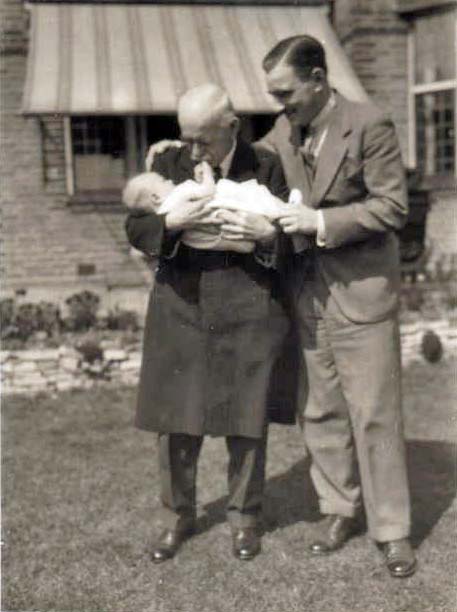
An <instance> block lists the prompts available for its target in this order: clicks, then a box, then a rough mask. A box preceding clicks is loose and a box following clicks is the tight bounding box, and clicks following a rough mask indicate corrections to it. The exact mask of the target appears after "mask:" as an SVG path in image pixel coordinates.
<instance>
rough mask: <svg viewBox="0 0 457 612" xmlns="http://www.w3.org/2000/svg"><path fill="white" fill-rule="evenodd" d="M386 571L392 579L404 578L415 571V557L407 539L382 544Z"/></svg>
mask: <svg viewBox="0 0 457 612" xmlns="http://www.w3.org/2000/svg"><path fill="white" fill-rule="evenodd" d="M384 558H385V560H386V565H387V569H388V570H389V572H390V575H391V576H393V577H394V578H406V577H407V576H412V574H414V572H415V571H416V565H417V563H416V557H415V556H414V551H413V549H412V547H411V544H410V542H409V540H408V538H402V539H401V540H393V541H392V542H386V543H385V544H384Z"/></svg>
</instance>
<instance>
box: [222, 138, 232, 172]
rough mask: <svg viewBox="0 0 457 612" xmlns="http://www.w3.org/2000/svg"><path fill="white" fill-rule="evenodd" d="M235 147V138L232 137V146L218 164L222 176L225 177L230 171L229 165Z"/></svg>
mask: <svg viewBox="0 0 457 612" xmlns="http://www.w3.org/2000/svg"><path fill="white" fill-rule="evenodd" d="M235 149H236V138H234V139H233V143H232V148H231V149H230V151H229V152H228V153H227V155H226V156H225V157H224V159H223V160H222V161H221V163H220V164H219V168H220V169H221V174H222V178H225V177H226V176H227V174H228V173H229V171H230V166H231V165H232V160H233V156H234V155H235Z"/></svg>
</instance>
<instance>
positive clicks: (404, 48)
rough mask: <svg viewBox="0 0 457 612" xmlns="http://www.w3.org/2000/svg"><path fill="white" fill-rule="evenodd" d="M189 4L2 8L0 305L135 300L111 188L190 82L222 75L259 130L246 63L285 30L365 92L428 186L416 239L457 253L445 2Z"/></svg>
mask: <svg viewBox="0 0 457 612" xmlns="http://www.w3.org/2000/svg"><path fill="white" fill-rule="evenodd" d="M196 4H199V3H198V2H190V1H188V2H187V3H184V2H181V3H180V5H179V6H177V3H176V2H173V1H168V2H163V1H160V0H159V1H156V2H143V3H131V2H128V1H127V0H124V2H110V3H107V2H104V1H103V0H99V1H98V2H94V1H92V2H85V3H83V2H68V3H65V4H64V3H61V2H47V3H46V2H41V1H34V2H29V3H27V4H24V3H23V2H22V1H21V0H4V2H3V4H2V7H1V9H0V10H1V31H2V42H1V48H0V53H1V69H2V88H1V89H2V93H1V95H2V100H1V112H2V125H1V139H2V140H1V144H2V148H1V154H2V163H1V179H2V196H1V197H2V210H3V239H2V255H3V257H2V272H3V278H4V281H3V293H4V295H12V294H13V295H14V294H16V295H20V296H23V299H27V300H30V301H33V300H37V299H47V300H50V299H52V300H54V301H60V300H61V299H63V298H65V297H66V296H68V295H70V294H71V293H74V292H75V291H78V290H80V289H83V288H88V289H92V290H94V291H97V292H98V293H99V294H100V295H102V296H103V297H104V303H105V304H106V305H107V306H112V305H114V304H119V305H121V306H125V305H126V304H128V305H129V307H130V308H132V307H134V305H137V306H138V305H142V304H143V303H144V298H145V295H146V293H147V286H148V284H149V282H150V276H149V273H148V271H147V270H145V268H144V267H143V264H141V263H139V262H138V261H137V260H135V259H133V258H132V257H131V255H130V252H129V248H128V245H127V243H126V240H125V237H124V232H123V220H124V211H123V209H122V207H121V205H120V197H119V196H120V189H121V187H122V185H123V184H124V182H125V180H126V178H127V177H128V176H130V175H133V174H135V173H137V172H139V171H142V170H143V164H144V157H145V153H146V151H147V147H148V145H149V144H150V143H151V142H154V141H156V140H160V139H161V138H163V137H170V136H171V137H173V136H175V135H177V133H178V132H177V124H176V119H175V116H174V108H175V104H176V97H177V95H178V94H179V93H180V92H181V91H183V90H184V89H185V88H186V87H188V86H191V85H193V84H197V83H198V82H202V81H208V80H219V81H222V82H223V83H224V84H225V86H226V87H227V89H228V91H229V93H230V94H231V96H232V98H233V100H234V103H235V106H236V108H237V111H238V112H239V113H240V114H241V116H242V126H243V130H244V133H245V135H246V136H247V137H250V138H256V137H258V136H259V135H261V134H262V133H263V132H264V131H265V130H266V129H267V128H268V126H269V125H270V124H271V121H272V117H273V115H272V113H273V111H274V108H273V107H272V106H271V104H272V103H271V101H270V100H269V99H268V98H267V96H266V95H265V94H264V93H263V89H262V81H261V71H260V59H261V57H262V55H263V53H264V52H265V51H266V50H267V49H268V48H269V47H271V46H272V44H274V42H275V41H276V40H278V39H280V38H283V37H285V36H288V35H292V34H295V33H300V32H307V33H310V34H313V35H315V36H316V37H317V38H320V39H321V40H323V42H324V44H325V46H326V48H327V52H328V58H329V66H330V78H331V80H332V82H333V84H334V85H335V86H336V87H337V88H338V89H339V90H340V91H341V92H342V93H343V94H345V95H347V96H348V97H350V98H353V99H363V98H364V97H365V95H366V93H365V92H367V93H368V94H369V95H370V96H372V97H373V99H374V100H375V101H376V102H377V103H378V104H379V105H380V106H381V107H383V108H385V109H387V110H388V111H389V112H390V113H391V114H392V117H393V118H394V121H395V123H396V126H397V128H398V133H399V136H400V139H401V144H402V151H403V155H404V160H405V163H406V164H407V165H408V166H409V167H410V168H417V169H418V170H419V171H420V172H421V174H422V175H423V176H424V181H425V184H426V186H427V187H428V188H430V189H432V194H433V206H432V209H431V212H430V215H429V220H428V228H427V232H428V235H429V238H430V240H432V241H433V240H434V241H436V242H437V243H438V244H439V248H440V249H442V250H443V251H444V252H447V253H455V252H456V251H457V245H456V243H455V240H454V235H455V231H454V230H455V212H454V211H455V206H456V202H455V199H456V196H455V191H454V190H453V186H454V184H455V174H456V164H455V121H456V119H455V113H456V111H455V107H456V104H455V90H456V74H455V71H456V66H455V28H456V25H455V18H456V3H455V2H444V1H437V0H435V1H426V0H376V1H371V2H367V1H366V0H365V1H362V0H338V1H337V2H327V1H326V0H301V1H300V2H297V1H292V0H269V1H267V2H265V1H264V2H262V3H259V2H257V3H256V2H255V0H250V1H247V2H246V1H243V0H240V2H236V3H233V4H232V5H230V6H229V5H228V4H227V3H224V2H219V1H216V2H212V3H207V4H206V5H203V4H201V5H200V6H198V7H197V6H195V5H196ZM192 5H193V6H192ZM221 5H223V6H221ZM343 49H344V51H343ZM453 228H454V229H453ZM140 307H141V306H140Z"/></svg>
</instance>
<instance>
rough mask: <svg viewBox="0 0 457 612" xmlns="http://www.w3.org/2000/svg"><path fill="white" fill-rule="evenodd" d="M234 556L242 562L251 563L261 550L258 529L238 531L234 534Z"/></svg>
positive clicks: (248, 528)
mask: <svg viewBox="0 0 457 612" xmlns="http://www.w3.org/2000/svg"><path fill="white" fill-rule="evenodd" d="M232 542H233V554H234V555H235V557H236V558H237V559H240V560H241V561H250V560H251V559H253V558H254V557H255V556H256V555H258V554H259V552H260V550H261V545H260V536H259V534H258V533H257V529H255V528H254V527H247V528H245V529H236V530H234V531H233V533H232Z"/></svg>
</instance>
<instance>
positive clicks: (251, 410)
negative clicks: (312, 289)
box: [126, 141, 296, 437]
mask: <svg viewBox="0 0 457 612" xmlns="http://www.w3.org/2000/svg"><path fill="white" fill-rule="evenodd" d="M194 165H195V164H194V163H193V162H192V161H191V159H190V156H189V150H188V148H187V147H183V148H181V149H169V150H168V151H166V152H164V153H163V154H161V155H159V156H158V157H157V158H156V159H155V161H154V164H153V166H152V170H153V171H155V172H158V173H159V174H161V175H162V176H164V177H165V178H168V179H171V180H172V181H173V182H174V183H181V182H182V181H184V180H186V179H189V178H192V177H193V171H194ZM228 178H230V179H232V180H235V181H245V180H248V179H252V178H256V179H257V180H258V181H259V182H260V183H262V184H265V185H266V186H267V187H268V188H269V189H270V191H272V192H273V193H274V194H275V195H277V196H282V197H284V196H286V194H287V185H286V181H285V178H284V175H283V172H282V168H281V164H280V161H279V159H278V157H277V156H276V155H273V154H272V153H270V152H268V151H263V152H256V151H255V150H254V149H253V148H252V147H251V146H249V145H247V144H246V143H244V142H242V141H239V142H238V144H237V147H236V149H235V153H234V156H233V161H232V166H231V168H230V171H229V174H228ZM126 229H127V234H128V237H129V240H130V242H131V244H132V245H133V246H134V247H135V248H137V249H140V250H142V251H143V252H146V253H148V254H150V255H158V256H159V269H158V272H157V275H156V279H155V285H154V288H153V290H152V294H151V298H150V302H149V306H148V312H147V316H146V325H145V331H144V340H143V362H142V368H141V373H140V385H139V396H138V406H137V415H136V424H137V426H138V427H140V428H141V429H146V430H149V431H158V432H167V433H173V432H174V433H188V434H192V435H203V434H213V435H239V436H252V437H260V436H262V434H263V431H264V422H265V418H266V409H267V403H268V400H269V398H270V397H271V393H272V394H273V396H274V397H275V398H276V399H277V400H278V401H276V402H273V404H274V407H275V408H279V413H280V414H279V415H278V414H276V416H279V418H281V420H287V419H285V418H284V410H283V408H285V409H286V411H289V410H291V411H292V412H293V411H294V410H295V393H296V387H294V385H293V383H294V382H295V380H294V379H293V378H291V377H290V376H289V378H288V380H287V383H291V384H290V386H289V387H288V389H286V390H284V391H283V387H282V383H283V381H282V379H280V378H279V377H278V376H279V375H280V373H281V371H280V370H278V368H277V365H275V364H276V363H277V358H278V357H279V355H280V351H281V348H282V346H283V345H284V343H285V342H287V336H288V333H289V330H290V320H289V317H288V313H287V308H286V304H285V301H284V298H283V295H282V292H281V290H280V287H279V280H280V276H279V274H278V272H277V271H276V270H275V269H274V268H273V267H271V266H269V265H268V262H266V263H265V262H264V263H261V262H262V261H263V260H262V259H261V257H260V256H261V255H262V253H257V254H256V253H248V254H240V253H229V252H222V251H221V252H218V251H209V250H199V249H193V248H191V247H188V246H186V245H184V244H182V243H180V236H179V234H178V235H174V236H173V235H172V236H169V235H167V232H166V231H165V228H164V221H163V217H162V216H160V215H157V214H155V213H154V212H149V211H141V210H135V211H133V212H132V213H131V214H130V215H129V217H128V219H127V224H126ZM293 365H295V367H296V363H294V364H293ZM275 372H278V375H277V376H275V375H274V373H275ZM291 396H292V397H291ZM289 397H291V401H290V402H289V401H288V400H287V398H289ZM270 403H272V402H271V399H270ZM289 420H290V418H289Z"/></svg>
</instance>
